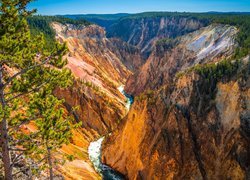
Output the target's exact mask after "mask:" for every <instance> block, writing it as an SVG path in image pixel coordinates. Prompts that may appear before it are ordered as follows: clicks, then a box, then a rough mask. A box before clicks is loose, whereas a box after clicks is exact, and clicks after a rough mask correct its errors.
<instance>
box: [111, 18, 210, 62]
mask: <svg viewBox="0 0 250 180" xmlns="http://www.w3.org/2000/svg"><path fill="white" fill-rule="evenodd" d="M206 24H207V22H202V21H200V20H197V19H195V18H189V17H181V16H177V17H172V16H156V17H133V16H132V17H125V18H122V19H120V20H119V21H118V22H116V23H114V24H113V25H112V26H110V27H109V28H108V30H107V32H108V37H117V38H120V39H122V40H123V41H125V42H127V43H129V44H131V45H134V46H136V47H137V48H139V49H140V50H141V52H142V54H143V55H144V57H145V58H147V57H148V55H149V54H150V53H151V50H152V47H153V46H154V44H155V42H156V41H157V40H159V39H161V38H175V37H178V36H181V35H184V34H187V33H189V32H192V31H195V30H198V29H200V28H201V27H203V26H205V25H206Z"/></svg>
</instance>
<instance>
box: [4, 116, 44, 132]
mask: <svg viewBox="0 0 250 180" xmlns="http://www.w3.org/2000/svg"><path fill="white" fill-rule="evenodd" d="M38 118H39V117H31V118H29V119H27V120H25V121H23V122H21V123H20V124H18V125H16V126H14V127H11V128H8V131H11V130H12V131H16V130H18V129H19V128H20V127H21V126H23V125H25V124H28V123H30V121H32V120H35V119H38Z"/></svg>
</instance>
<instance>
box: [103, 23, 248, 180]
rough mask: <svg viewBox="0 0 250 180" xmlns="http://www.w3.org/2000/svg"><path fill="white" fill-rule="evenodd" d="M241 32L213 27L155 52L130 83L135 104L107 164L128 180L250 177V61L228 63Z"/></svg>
mask: <svg viewBox="0 0 250 180" xmlns="http://www.w3.org/2000/svg"><path fill="white" fill-rule="evenodd" d="M236 34H237V29H236V28H235V27H232V26H227V25H210V26H208V27H205V28H202V29H200V30H198V31H195V32H193V33H191V34H187V35H184V36H182V37H180V38H178V39H177V42H174V44H175V45H174V46H173V45H172V44H169V41H167V42H164V43H163V44H161V46H158V47H156V48H155V50H154V52H153V53H152V54H151V56H150V57H149V59H148V60H147V62H146V64H145V65H143V67H142V68H141V69H140V70H139V72H137V73H135V74H134V75H132V76H131V77H130V78H129V80H128V82H127V84H126V87H125V89H126V92H127V93H131V94H133V95H135V96H136V97H135V102H134V104H133V105H132V108H131V110H130V112H129V114H128V115H127V116H126V118H125V120H124V121H123V122H122V123H121V125H120V126H119V128H118V129H117V130H116V131H115V132H114V133H113V134H112V135H111V136H109V137H108V138H107V139H106V141H105V144H104V146H103V155H102V159H103V162H104V163H106V164H108V165H109V166H111V167H113V168H114V169H116V170H118V171H119V172H121V173H123V174H124V175H125V176H126V177H127V178H128V179H230V178H232V179H249V178H250V166H249V162H250V156H249V154H250V151H249V150H250V147H249V144H250V133H249V132H250V131H249V129H250V127H249V119H250V116H249V112H250V89H249V88H250V65H249V64H250V63H249V61H250V60H249V57H246V58H244V59H241V60H239V61H230V60H223V59H230V57H231V55H232V53H233V51H234V49H235V48H236V47H237V43H236V42H235V37H236ZM177 72H178V73H177Z"/></svg>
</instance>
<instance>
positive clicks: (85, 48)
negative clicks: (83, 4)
mask: <svg viewBox="0 0 250 180" xmlns="http://www.w3.org/2000/svg"><path fill="white" fill-rule="evenodd" d="M52 26H53V28H54V30H55V31H56V38H57V40H58V41H60V42H62V43H66V44H67V47H68V49H69V53H68V55H67V56H66V57H65V58H67V59H68V64H67V68H69V69H70V70H71V71H72V75H73V76H74V78H75V80H74V84H73V85H72V87H70V88H68V89H56V90H55V95H56V96H57V97H59V98H63V99H65V103H64V105H65V107H66V108H67V110H68V111H69V112H72V110H74V111H73V115H74V119H75V121H76V122H81V123H82V127H81V128H80V129H78V130H75V131H74V137H73V140H72V143H71V144H70V145H68V146H65V147H64V148H63V149H62V151H63V152H64V153H66V154H71V155H74V156H75V157H76V159H75V160H74V161H73V162H67V163H66V164H65V165H64V166H61V167H60V168H59V171H60V172H62V173H63V175H64V176H65V177H66V178H69V179H77V178H78V179H96V178H100V177H99V175H98V174H97V173H96V172H95V171H94V169H93V167H92V165H91V162H90V161H89V158H88V154H87V148H88V146H89V143H90V142H91V141H94V140H96V139H98V138H100V137H101V136H104V135H106V134H108V133H110V132H111V131H113V130H114V129H116V127H117V126H118V124H119V123H120V121H121V119H122V118H123V117H124V116H125V114H126V113H127V109H126V107H125V105H126V102H125V100H126V99H125V97H124V96H123V95H122V94H121V93H120V92H119V90H118V89H117V88H118V87H119V86H120V85H122V84H124V83H125V82H126V79H127V78H128V76H129V75H131V74H132V71H133V70H134V69H135V68H137V67H138V66H141V64H142V60H141V57H140V54H139V51H138V50H137V48H135V47H133V46H131V45H128V44H126V43H125V42H122V41H120V40H117V39H108V38H106V33H105V30H104V29H103V28H101V27H99V26H97V25H90V26H81V25H71V24H60V23H56V22H54V23H53V24H52ZM75 107H77V108H76V109H74V108H75Z"/></svg>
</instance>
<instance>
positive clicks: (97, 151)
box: [88, 86, 133, 180]
mask: <svg viewBox="0 0 250 180" xmlns="http://www.w3.org/2000/svg"><path fill="white" fill-rule="evenodd" d="M118 90H119V91H120V92H121V93H122V94H123V95H124V96H125V97H126V108H127V110H128V111H129V109H130V107H131V105H132V103H133V97H132V96H130V95H128V94H126V93H125V92H124V86H120V87H119V88H118ZM110 135H111V134H109V135H108V136H110ZM104 139H105V136H104V137H101V138H100V139H98V140H97V141H93V142H91V143H90V145H89V147H88V154H89V158H90V160H91V162H92V163H93V165H94V167H95V170H96V171H97V172H98V173H99V174H100V175H101V177H102V179H104V180H122V179H124V176H123V175H122V174H120V173H119V172H117V171H115V170H114V169H112V168H110V167H109V166H107V165H105V164H102V161H101V153H102V152H101V149H102V143H103V141H104Z"/></svg>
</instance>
